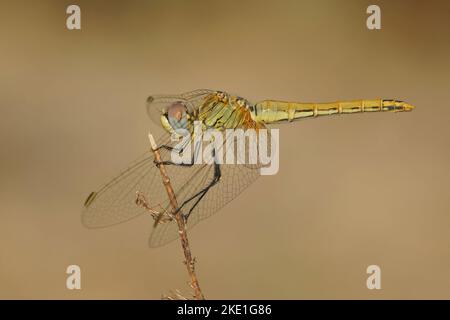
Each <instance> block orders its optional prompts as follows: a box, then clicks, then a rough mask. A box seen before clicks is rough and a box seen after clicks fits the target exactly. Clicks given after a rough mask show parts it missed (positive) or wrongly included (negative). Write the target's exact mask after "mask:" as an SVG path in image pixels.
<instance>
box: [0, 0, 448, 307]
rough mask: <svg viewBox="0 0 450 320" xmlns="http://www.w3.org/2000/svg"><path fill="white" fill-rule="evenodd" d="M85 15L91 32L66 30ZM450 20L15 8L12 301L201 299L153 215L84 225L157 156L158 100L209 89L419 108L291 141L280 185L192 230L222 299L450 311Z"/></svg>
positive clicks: (7, 11) (12, 4) (212, 8)
mask: <svg viewBox="0 0 450 320" xmlns="http://www.w3.org/2000/svg"><path fill="white" fill-rule="evenodd" d="M73 3H76V4H78V5H79V6H80V7H81V10H82V30H81V31H69V30H67V29H66V25H65V23H66V17H67V15H66V13H65V11H66V8H67V6H68V5H69V4H73ZM370 4H378V5H380V7H381V10H382V12H381V14H382V29H381V30H380V31H369V30H368V29H367V28H366V18H367V14H366V8H367V6H368V5H370ZM449 15H450V5H449V3H448V2H447V1H399V0H397V1H356V0H355V1H338V0H336V1H271V2H268V1H265V2H264V4H262V2H261V1H189V2H188V1H175V0H174V1H138V0H135V1H126V2H125V1H121V2H119V1H110V0H109V1H106V0H105V1H99V0H95V1H92V0H90V1H87V0H86V1H84V0H78V1H56V0H55V1H32V0H29V1H12V0H8V1H5V0H1V2H0V110H1V113H0V150H1V151H0V152H1V157H0V214H1V220H0V298H32V299H38V298H44V299H47V298H62V299H80V298H87V299H92V298H106V299H109V298H114V299H116V298H126V299H131V298H137V299H159V298H160V296H161V294H163V293H167V292H168V291H169V290H170V289H174V288H181V289H186V282H187V280H188V278H187V275H186V271H185V268H184V266H183V264H182V263H181V261H182V260H183V257H182V252H181V248H180V245H179V243H178V242H173V243H171V244H170V245H168V246H165V247H161V248H158V249H149V248H148V247H147V239H148V236H149V234H150V231H151V228H152V219H151V217H149V216H141V217H139V218H136V219H135V220H132V221H130V222H128V223H125V224H121V225H119V226H115V227H111V228H106V229H102V230H94V231H92V230H87V229H84V228H83V227H82V225H81V223H80V213H81V208H82V204H83V201H84V200H85V197H86V196H87V195H88V193H89V192H90V191H92V190H94V189H96V188H97V187H98V186H99V185H101V184H102V183H104V182H106V181H107V180H108V179H109V178H110V177H111V176H113V175H114V174H116V173H117V172H118V171H120V169H122V168H124V167H125V166H126V165H127V164H128V162H129V161H131V160H132V159H134V158H135V157H136V156H137V155H139V154H141V153H142V152H143V151H144V150H146V149H148V147H149V146H148V142H147V137H146V135H147V132H148V130H149V129H151V128H153V129H152V130H153V131H157V130H156V129H154V124H153V123H151V122H150V120H149V118H148V117H147V115H146V112H145V108H144V105H145V99H146V97H147V96H148V95H149V94H152V93H180V92H184V91H188V90H192V89H197V88H211V89H222V90H225V91H229V92H232V93H236V94H239V95H241V96H244V97H247V98H248V99H250V100H252V101H258V100H261V99H266V98H273V99H284V100H303V101H333V100H337V99H341V100H343V99H353V98H377V97H383V98H397V99H403V100H406V101H408V102H410V103H412V104H414V105H416V106H417V109H416V110H415V111H414V112H412V113H407V114H403V113H398V114H387V113H379V114H364V115H352V116H345V117H344V116H343V117H329V118H321V119H315V120H306V121H302V122H298V123H295V124H293V125H292V126H283V127H282V128H281V129H282V130H281V150H280V154H281V158H280V161H281V164H280V172H279V174H278V175H276V176H266V177H262V178H260V179H259V180H258V181H257V182H256V183H254V185H252V186H251V187H250V188H248V189H247V190H246V191H245V192H244V194H242V195H241V196H240V197H238V198H237V199H235V200H234V201H233V202H232V203H230V204H229V205H227V206H226V207H224V208H223V209H222V210H221V211H220V213H218V214H216V215H215V216H214V217H212V218H210V219H208V220H206V221H204V222H202V223H201V224H199V225H198V226H197V227H196V228H194V229H193V230H192V232H191V233H190V238H191V242H192V249H193V252H194V255H195V256H196V257H197V260H198V264H197V268H198V269H197V270H198V275H199V278H200V283H201V285H202V288H203V290H204V292H205V294H206V296H207V298H215V299H219V298H225V299H231V298H239V299H240V298H245V299H251V298H256V299H258V298H267V299H269V298H275V299H283V298H287V299H309V298H327V299H335V298H343V299H347V298H357V299H360V298H367V299H379V298H388V299H390V298H450V274H449V270H450V252H449V243H450V198H449V187H450V183H449V180H450V169H449V160H450V150H449V138H450V126H449V125H448V123H449V119H450V90H449V80H450V63H449V55H450V37H449V36H450V22H449V21H450V20H449ZM305 168H306V169H305ZM70 264H78V265H80V267H81V270H82V290H80V291H76V290H74V291H69V290H67V289H66V287H65V281H66V277H67V275H66V273H65V271H66V267H67V266H68V265H70ZM371 264H376V265H379V266H380V267H381V270H382V280H381V285H382V289H381V290H372V291H371V290H368V289H367V288H366V278H367V276H368V275H367V274H366V268H367V266H369V265H371Z"/></svg>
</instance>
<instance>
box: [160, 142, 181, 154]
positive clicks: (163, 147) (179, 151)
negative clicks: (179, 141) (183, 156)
mask: <svg viewBox="0 0 450 320" xmlns="http://www.w3.org/2000/svg"><path fill="white" fill-rule="evenodd" d="M160 149H166V150H168V151H173V150H176V151H178V153H183V150H184V147H182V148H181V149H177V148H175V147H172V146H168V145H166V144H162V145H160V146H159V147H158V148H156V150H160Z"/></svg>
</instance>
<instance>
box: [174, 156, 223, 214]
mask: <svg viewBox="0 0 450 320" xmlns="http://www.w3.org/2000/svg"><path fill="white" fill-rule="evenodd" d="M221 176H222V172H221V170H220V165H219V164H217V163H214V177H213V179H212V180H211V182H210V183H209V184H208V185H207V186H206V187H205V188H203V189H202V190H200V191H199V192H197V193H196V194H194V195H193V196H192V197H190V198H189V199H187V200H185V201H184V202H183V203H182V204H181V206H179V207H178V209H177V211H179V210H181V209H182V208H183V207H184V206H185V205H186V204H187V203H189V202H190V201H192V200H193V199H195V198H197V200H196V201H195V203H194V205H193V206H192V207H191V209H189V212H188V213H187V214H184V219H185V221H186V222H187V219H188V218H189V216H190V215H191V213H192V211H193V210H194V209H195V207H196V206H197V205H198V203H199V202H200V200H202V199H203V197H204V196H205V195H206V193H207V192H208V190H209V189H211V188H212V187H213V186H214V185H215V184H216V183H217V182H219V180H220V177H221Z"/></svg>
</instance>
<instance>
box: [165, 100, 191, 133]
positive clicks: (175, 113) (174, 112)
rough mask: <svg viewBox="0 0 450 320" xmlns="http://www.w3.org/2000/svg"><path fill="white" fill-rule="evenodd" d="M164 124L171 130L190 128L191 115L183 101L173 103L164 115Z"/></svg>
mask: <svg viewBox="0 0 450 320" xmlns="http://www.w3.org/2000/svg"><path fill="white" fill-rule="evenodd" d="M161 120H162V123H163V126H164V127H165V128H166V129H167V130H169V131H172V130H173V131H177V130H182V129H184V130H188V127H189V115H188V113H187V108H186V106H185V105H184V104H183V102H181V101H177V102H174V103H172V104H171V105H170V106H169V107H168V108H167V110H166V113H165V114H163V115H162V118H161Z"/></svg>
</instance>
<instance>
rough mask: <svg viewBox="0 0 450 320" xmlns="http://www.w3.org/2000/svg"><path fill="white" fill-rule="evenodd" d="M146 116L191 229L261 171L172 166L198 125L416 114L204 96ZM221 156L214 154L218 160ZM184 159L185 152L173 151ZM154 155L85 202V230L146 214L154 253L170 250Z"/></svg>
mask: <svg viewBox="0 0 450 320" xmlns="http://www.w3.org/2000/svg"><path fill="white" fill-rule="evenodd" d="M146 108H147V113H148V115H149V116H150V118H151V119H152V120H153V122H154V123H155V124H157V125H159V126H161V127H162V128H163V129H164V130H163V131H164V132H165V134H163V135H162V136H161V137H160V138H159V139H158V140H157V145H158V151H159V152H160V154H161V158H162V159H163V161H162V162H163V163H164V165H165V168H166V170H167V173H168V176H169V177H170V181H171V184H172V187H173V190H174V192H175V196H176V198H177V200H178V204H179V208H177V211H178V210H179V212H180V213H181V214H182V215H183V217H184V218H185V222H186V227H187V229H190V228H192V227H193V226H195V225H196V224H197V223H199V222H200V221H202V220H204V219H206V218H208V217H210V216H211V215H213V214H214V213H216V212H218V211H219V210H220V209H221V208H222V207H223V206H225V205H226V204H227V203H229V202H230V201H231V200H233V199H235V198H236V197H237V196H238V195H239V194H241V193H242V192H243V191H244V189H246V188H247V187H248V186H249V185H251V184H252V183H253V182H254V181H255V180H256V179H257V178H258V177H259V176H260V171H259V169H260V168H261V165H262V164H261V163H256V164H245V163H240V164H219V163H216V161H213V162H212V163H199V164H197V163H194V162H193V160H192V162H191V163H174V162H172V161H171V152H174V150H176V147H174V142H173V135H174V134H175V135H176V134H177V132H178V130H180V129H183V130H185V131H187V132H192V131H193V126H194V123H195V122H197V123H201V124H202V126H203V127H205V128H213V129H215V130H219V131H224V130H227V129H255V130H261V129H265V128H270V126H271V125H273V124H279V123H290V122H295V121H297V120H300V119H305V118H316V117H322V116H331V115H344V114H353V113H370V112H407V111H411V110H413V109H414V106H412V105H410V104H408V103H406V102H404V101H400V100H395V99H374V100H352V101H337V102H329V103H304V102H288V101H280V100H263V101H260V102H257V103H251V102H249V101H248V100H246V99H244V98H242V97H239V96H236V95H231V94H228V93H226V92H224V91H217V90H208V89H201V90H195V91H190V92H185V93H182V94H174V95H151V96H149V97H148V99H147V107H146ZM214 151H217V150H215V149H213V152H214ZM176 152H179V153H180V154H182V153H183V148H180V149H179V150H176ZM160 165H161V163H158V162H157V161H155V155H154V153H153V152H152V150H149V151H147V152H145V153H144V154H142V155H141V156H140V157H138V158H137V159H136V160H135V161H134V162H132V163H131V164H130V165H129V166H127V168H126V169H125V170H123V171H122V172H120V173H119V174H118V175H117V176H115V177H114V178H113V179H111V180H110V181H109V182H108V183H106V184H104V185H103V186H102V187H101V188H99V189H98V190H97V191H95V192H92V193H90V194H89V196H88V197H87V199H86V201H85V203H84V208H83V212H82V223H83V224H84V226H86V227H88V228H103V227H109V226H112V225H116V224H119V223H123V222H126V221H128V220H130V219H133V218H136V217H138V216H140V215H142V214H144V213H149V212H150V213H151V215H152V216H153V218H154V219H155V223H154V226H153V230H152V233H151V235H150V238H149V246H150V247H158V246H162V245H165V244H167V243H169V242H171V241H173V240H175V239H177V238H178V237H179V234H178V227H177V224H176V222H175V221H174V219H172V218H173V215H172V214H171V212H172V211H173V208H171V206H170V203H169V199H168V197H167V193H166V190H165V188H164V186H163V183H162V181H161V176H160V172H159V166H160Z"/></svg>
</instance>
